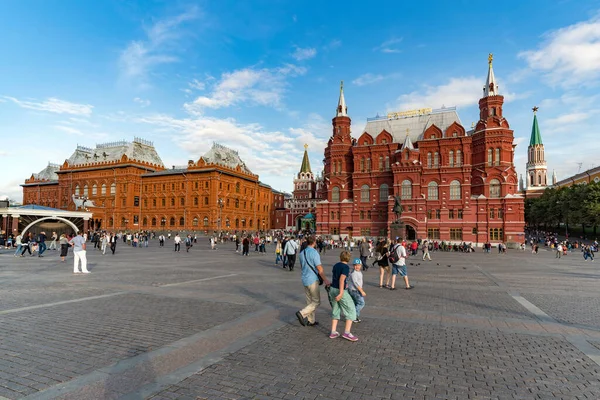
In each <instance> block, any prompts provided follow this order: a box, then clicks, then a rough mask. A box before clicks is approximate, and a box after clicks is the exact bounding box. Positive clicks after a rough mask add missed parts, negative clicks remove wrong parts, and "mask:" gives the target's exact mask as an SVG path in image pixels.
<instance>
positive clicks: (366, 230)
mask: <svg viewBox="0 0 600 400" xmlns="http://www.w3.org/2000/svg"><path fill="white" fill-rule="evenodd" d="M360 234H361V235H362V236H371V229H370V228H361V229H360Z"/></svg>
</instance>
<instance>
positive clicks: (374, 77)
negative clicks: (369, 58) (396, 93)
mask: <svg viewBox="0 0 600 400" xmlns="http://www.w3.org/2000/svg"><path fill="white" fill-rule="evenodd" d="M398 76H400V74H389V75H382V74H371V73H370V72H368V73H366V74H362V75H361V76H359V77H358V78H356V79H354V80H353V81H352V83H353V84H355V85H356V86H365V85H371V84H373V83H377V82H381V81H383V80H385V79H389V78H397V77H398Z"/></svg>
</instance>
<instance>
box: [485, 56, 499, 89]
mask: <svg viewBox="0 0 600 400" xmlns="http://www.w3.org/2000/svg"><path fill="white" fill-rule="evenodd" d="M493 59H494V56H493V54H492V53H490V55H489V56H488V65H489V67H488V75H487V80H486V82H485V86H484V87H483V97H488V96H497V95H499V94H500V93H499V92H498V85H497V84H496V77H495V76H494V69H493V68H492V60H493Z"/></svg>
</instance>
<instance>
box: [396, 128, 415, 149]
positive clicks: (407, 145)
mask: <svg viewBox="0 0 600 400" xmlns="http://www.w3.org/2000/svg"><path fill="white" fill-rule="evenodd" d="M404 149H409V150H414V149H415V146H413V143H412V141H411V140H410V136H408V129H406V138H405V139H404V143H402V147H401V148H400V150H404Z"/></svg>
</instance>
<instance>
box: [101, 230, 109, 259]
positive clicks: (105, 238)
mask: <svg viewBox="0 0 600 400" xmlns="http://www.w3.org/2000/svg"><path fill="white" fill-rule="evenodd" d="M107 246H108V233H104V234H102V237H101V238H100V251H102V255H104V254H106V247H107Z"/></svg>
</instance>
